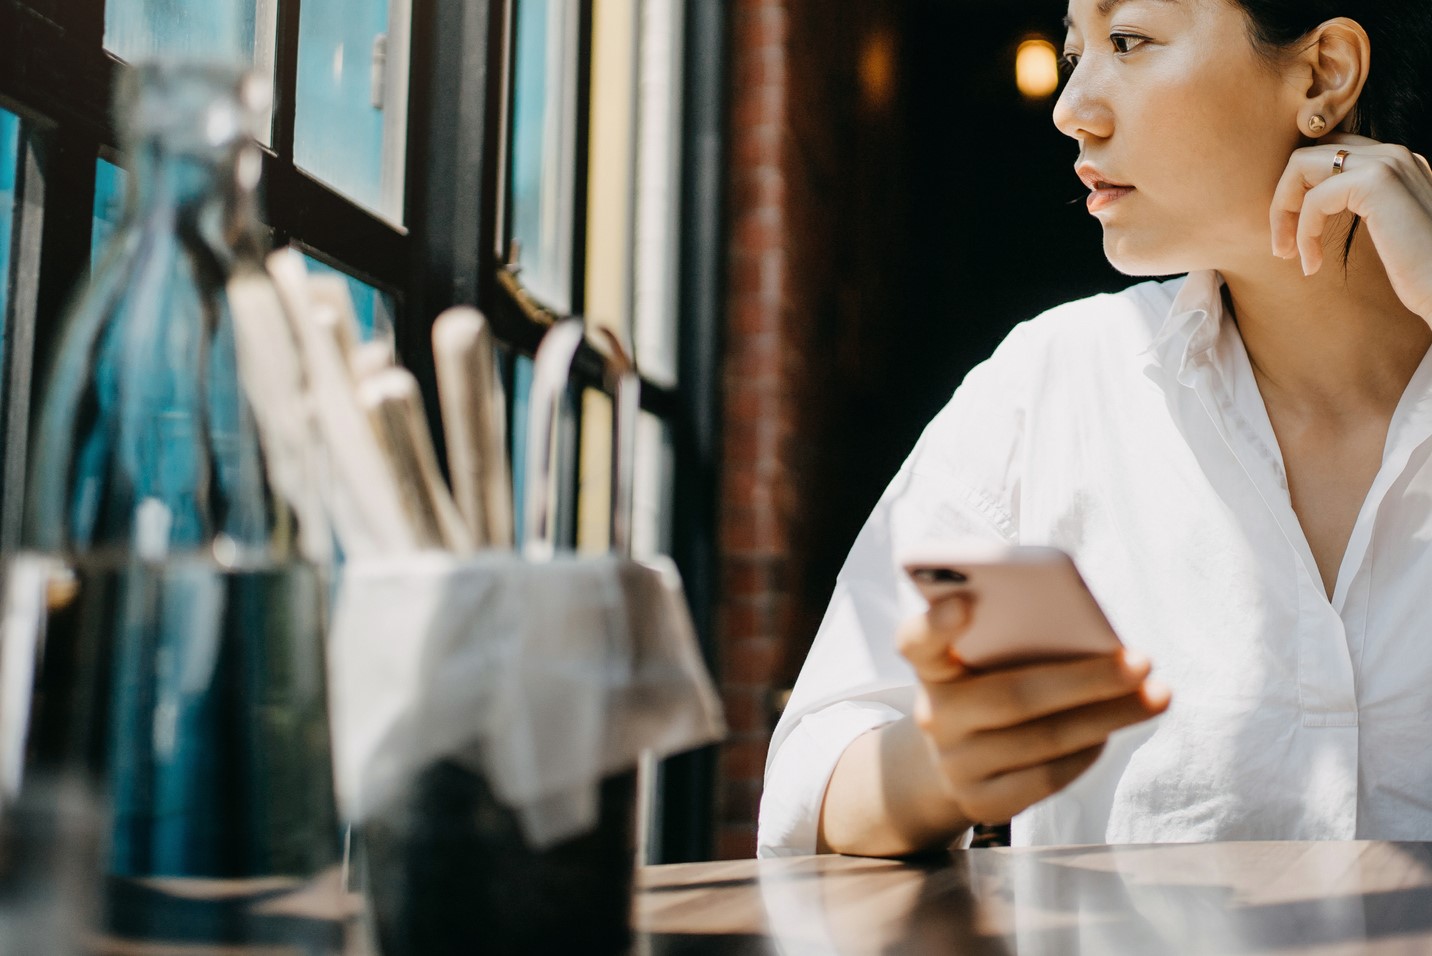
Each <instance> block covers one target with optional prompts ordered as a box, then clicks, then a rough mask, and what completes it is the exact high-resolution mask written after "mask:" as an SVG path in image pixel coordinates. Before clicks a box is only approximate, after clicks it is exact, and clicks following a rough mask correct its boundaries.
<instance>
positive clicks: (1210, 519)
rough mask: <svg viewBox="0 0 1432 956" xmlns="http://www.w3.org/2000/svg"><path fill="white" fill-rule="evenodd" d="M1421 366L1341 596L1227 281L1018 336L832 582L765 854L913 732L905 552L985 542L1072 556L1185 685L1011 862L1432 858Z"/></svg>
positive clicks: (1430, 481)
mask: <svg viewBox="0 0 1432 956" xmlns="http://www.w3.org/2000/svg"><path fill="white" fill-rule="evenodd" d="M1429 437H1432V360H1429V359H1428V358H1426V357H1424V358H1423V361H1422V363H1421V365H1420V366H1419V367H1418V369H1417V372H1416V373H1415V374H1414V375H1413V377H1412V381H1411V383H1410V384H1409V385H1408V388H1407V391H1406V393H1405V394H1404V396H1403V398H1402V401H1401V403H1400V404H1399V405H1398V408H1397V411H1396V413H1395V414H1394V416H1393V418H1392V423H1391V428H1390V430H1389V432H1388V436H1387V445H1386V448H1385V450H1384V452H1383V458H1382V467H1381V470H1380V471H1379V472H1378V474H1377V477H1376V479H1375V480H1374V481H1373V484H1372V488H1371V490H1370V491H1369V492H1368V496H1367V500H1366V501H1365V502H1364V504H1363V506H1362V510H1361V512H1360V514H1359V515H1358V518H1357V524H1356V526H1355V527H1354V529H1353V532H1352V537H1351V540H1350V541H1349V542H1348V545H1347V552H1346V554H1345V556H1344V557H1343V561H1342V566H1341V569H1340V570H1339V572H1338V577H1337V585H1336V588H1335V590H1334V593H1333V594H1332V597H1331V599H1329V597H1328V596H1327V594H1326V592H1325V590H1324V588H1323V585H1322V579H1321V577H1320V575H1319V573H1318V568H1317V565H1316V563H1315V562H1314V560H1313V554H1312V551H1311V549H1310V548H1309V547H1308V543H1307V539H1306V538H1305V536H1304V535H1303V531H1302V528H1301V526H1300V525H1299V523H1298V519H1297V516H1296V515H1295V514H1294V512H1293V508H1292V503H1291V500H1290V498H1289V494H1288V482H1287V477H1286V474H1285V472H1284V469H1283V462H1282V456H1281V454H1280V452H1279V450H1278V443H1277V440H1276V438H1275V437H1274V434H1273V429H1272V426H1271V425H1270V424H1269V421H1268V415H1267V412H1266V410H1265V409H1264V406H1263V401H1262V397H1261V396H1260V394H1259V392H1258V387H1257V384H1256V382H1255V380H1254V377H1253V371H1252V367H1251V366H1250V364H1249V361H1248V356H1247V353H1246V352H1245V351H1244V348H1243V341H1242V339H1241V338H1240V336H1239V333H1238V329H1237V326H1236V324H1235V323H1234V322H1233V321H1232V319H1231V318H1225V314H1224V309H1223V300H1222V280H1221V278H1220V277H1219V276H1218V274H1217V273H1213V272H1205V273H1195V274H1193V275H1191V276H1189V277H1187V279H1181V280H1176V281H1173V282H1167V283H1146V284H1143V285H1139V286H1136V287H1134V288H1132V289H1129V290H1127V291H1125V292H1123V293H1120V294H1118V295H1106V296H1096V297H1094V298H1091V299H1086V300H1083V301H1080V302H1074V303H1071V304H1069V305H1066V306H1062V307H1060V308H1057V309H1054V310H1052V311H1051V312H1048V313H1046V314H1045V315H1043V316H1041V317H1039V318H1038V319H1035V320H1034V321H1032V322H1026V323H1024V324H1023V325H1021V326H1019V327H1017V328H1016V329H1015V330H1014V331H1013V332H1012V333H1011V334H1010V336H1009V337H1008V338H1007V339H1006V340H1005V342H1004V344H1003V345H1001V346H1000V348H999V349H998V350H997V351H996V352H995V354H994V356H993V357H991V358H990V359H989V360H988V361H987V362H985V363H984V364H983V365H981V366H979V367H978V368H976V369H975V370H974V371H972V372H971V373H970V374H969V376H968V377H967V378H966V380H965V382H964V384H962V385H961V386H960V388H959V389H958V391H956V393H955V395H954V397H953V398H952V399H951V401H950V403H949V405H948V406H946V408H945V409H944V410H943V411H942V412H941V413H940V414H939V415H938V416H937V417H936V418H935V420H934V421H933V422H932V423H931V424H930V425H929V427H928V428H927V429H926V431H925V433H924V435H923V436H922V437H921V439H920V441H919V443H918V444H917V445H916V447H915V450H914V451H913V452H912V453H911V455H910V457H909V459H908V460H907V461H906V462H905V465H904V466H903V467H902V468H901V470H900V472H899V474H898V475H897V476H896V477H895V480H894V481H893V482H892V483H891V485H890V487H889V489H888V490H887V491H886V493H885V495H884V497H883V498H882V499H881V501H880V503H879V505H878V506H877V507H876V509H875V511H874V513H873V514H872V515H871V517H870V519H869V521H868V522H867V523H866V525H865V527H864V529H863V530H862V531H861V533H860V536H859V538H858V539H857V540H856V542H855V546H854V548H853V549H852V550H851V552H850V556H849V558H848V559H847V561H846V563H845V566H844V568H843V569H842V571H841V573H840V576H839V579H838V582H837V585H836V589H835V594H834V597H833V599H832V601H831V604H830V608H829V610H828V611H827V613H826V617H825V621H824V623H823V624H822V625H821V628H820V632H819V634H818V635H817V637H816V640H815V644H814V646H813V647H812V649H811V652H810V656H809V658H808V659H807V661H806V664H805V667H804V669H803V670H802V672H801V676H800V679H799V681H797V683H796V687H795V691H794V693H793V695H792V697H791V700H790V703H789V705H788V706H787V708H786V711H785V713H784V714H783V715H782V718H781V721H780V724H779V726H778V727H777V728H776V733H775V737H774V739H773V741H772V744H771V749H770V756H769V758H768V760H767V765H766V789H765V793H764V796H763V799H762V804H761V825H760V840H759V842H760V852H761V854H762V855H763V856H774V855H784V854H801V853H812V852H814V851H815V841H816V821H817V818H818V815H819V812H820V805H821V801H822V799H823V796H824V792H825V787H826V784H827V782H828V781H829V778H830V774H831V772H832V770H833V769H834V767H835V764H836V761H837V760H838V759H839V757H840V754H841V753H842V752H843V751H844V750H845V748H846V747H847V746H848V745H849V744H850V743H851V741H853V740H854V739H855V738H856V737H857V736H859V735H860V734H862V733H864V732H865V731H867V730H870V729H872V728H874V727H878V726H880V725H882V724H885V723H888V722H890V721H893V720H896V719H898V718H899V717H900V716H902V715H903V714H906V713H908V712H909V711H910V707H911V703H912V700H913V681H914V676H913V672H912V671H911V669H910V667H909V665H908V664H907V663H906V662H905V661H904V660H903V659H902V658H901V657H900V656H899V654H898V653H897V651H896V648H895V643H894V634H895V631H896V628H897V627H898V625H899V624H900V622H901V621H902V620H904V619H906V618H908V617H911V616H913V615H915V614H918V613H920V612H922V611H923V610H924V602H923V601H922V600H921V599H920V597H919V595H918V594H917V592H916V591H915V589H914V588H913V587H912V586H911V585H910V584H909V583H908V582H907V581H906V580H905V577H904V575H903V573H902V572H901V570H900V568H899V566H898V564H897V560H896V559H897V556H898V555H899V554H901V553H902V552H903V551H904V550H905V549H906V548H907V547H909V546H910V545H913V544H917V543H920V542H922V541H926V540H944V539H949V538H951V537H965V536H969V535H977V536H984V537H987V538H989V539H991V540H994V541H1001V542H1006V543H1010V544H1036V545H1053V546H1055V547H1058V548H1062V549H1064V550H1065V551H1068V552H1069V553H1070V554H1072V555H1073V556H1074V560H1075V562H1076V563H1077V564H1078V566H1079V569H1080V571H1081V572H1082V574H1083V576H1084V579H1085V581H1086V582H1087V583H1088V585H1089V588H1090V590H1091V591H1092V592H1093V594H1094V596H1095V598H1097V599H1098V601H1099V603H1100V605H1101V606H1102V607H1103V609H1104V611H1105V613H1106V614H1107V616H1108V618H1109V620H1110V622H1111V623H1112V624H1113V626H1114V629H1115V630H1116V631H1117V632H1118V633H1119V635H1120V636H1121V637H1122V638H1123V640H1124V643H1125V644H1127V645H1129V646H1130V647H1133V648H1137V649H1138V650H1140V651H1143V652H1144V653H1145V654H1147V655H1148V656H1149V657H1150V658H1151V659H1152V660H1153V662H1154V672H1155V675H1156V676H1157V677H1159V678H1160V679H1161V680H1163V681H1164V682H1166V683H1168V684H1169V685H1170V686H1171V687H1172V688H1173V694H1174V696H1173V704H1172V706H1171V707H1170V709H1169V710H1168V712H1167V713H1166V714H1165V715H1163V716H1162V717H1160V718H1158V719H1157V720H1155V721H1151V722H1148V723H1145V724H1142V725H1139V726H1137V727H1132V728H1129V729H1126V730H1124V731H1121V732H1119V733H1118V734H1116V735H1115V736H1114V737H1113V738H1112V739H1111V740H1110V742H1109V745H1108V746H1107V747H1106V749H1105V751H1104V753H1103V755H1102V756H1100V758H1099V760H1098V761H1097V762H1096V763H1095V764H1094V766H1093V767H1092V768H1090V769H1089V770H1088V771H1087V772H1086V773H1085V774H1084V775H1083V776H1082V777H1080V778H1079V779H1078V780H1077V781H1075V782H1074V783H1073V784H1072V785H1071V786H1069V787H1068V788H1066V789H1065V790H1064V791H1062V792H1060V793H1058V794H1056V795H1055V796H1053V797H1051V798H1049V799H1047V800H1044V801H1043V802H1041V803H1038V804H1036V805H1035V806H1033V807H1031V808H1029V809H1028V810H1026V811H1025V812H1024V813H1022V814H1020V815H1019V816H1018V817H1016V818H1015V820H1014V826H1013V839H1014V842H1015V843H1016V844H1017V845H1028V844H1061V843H1062V844H1069V843H1102V842H1109V843H1130V842H1145V841H1201V840H1251V839H1300V840H1308V839H1360V838H1375V839H1394V840H1428V839H1432V547H1429V541H1432V465H1429V457H1432V442H1429V441H1428V439H1429Z"/></svg>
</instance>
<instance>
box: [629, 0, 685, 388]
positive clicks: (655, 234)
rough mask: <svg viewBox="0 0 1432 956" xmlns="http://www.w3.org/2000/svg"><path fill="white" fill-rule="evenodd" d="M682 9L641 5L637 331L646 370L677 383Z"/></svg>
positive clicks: (676, 0)
mask: <svg viewBox="0 0 1432 956" xmlns="http://www.w3.org/2000/svg"><path fill="white" fill-rule="evenodd" d="M682 11H683V4H682V3H681V2H680V0H647V2H645V3H644V4H643V5H642V11H641V20H642V22H641V67H640V69H641V80H640V86H639V90H638V97H637V99H638V107H637V109H638V117H639V118H638V131H637V163H636V169H637V174H636V183H637V187H636V188H637V197H636V268H635V269H634V270H633V272H634V275H635V276H636V289H635V292H634V303H633V309H634V311H635V326H636V328H635V331H634V333H633V337H634V339H635V348H636V361H637V365H638V366H640V368H641V370H642V374H644V375H646V376H647V377H648V378H650V379H651V380H652V381H655V382H659V383H661V384H664V385H675V384H676V334H677V328H676V310H677V304H678V298H677V288H678V282H677V270H678V266H679V259H678V251H679V250H680V248H681V243H680V241H679V240H680V217H681V126H682V110H681V92H682V91H681V78H682V69H683V66H682V43H681V38H682V35H683V33H684V30H685V27H684V23H683V12H682Z"/></svg>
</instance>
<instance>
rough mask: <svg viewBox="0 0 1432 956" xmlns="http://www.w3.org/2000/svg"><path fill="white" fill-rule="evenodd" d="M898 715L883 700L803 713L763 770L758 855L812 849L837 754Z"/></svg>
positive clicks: (846, 703)
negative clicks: (879, 702)
mask: <svg viewBox="0 0 1432 956" xmlns="http://www.w3.org/2000/svg"><path fill="white" fill-rule="evenodd" d="M902 716H903V714H902V713H901V712H900V711H898V710H896V709H895V708H894V707H889V706H886V705H884V704H877V703H867V702H857V701H842V702H841V703H839V704H834V705H832V706H830V707H827V708H825V709H824V710H820V711H816V712H815V713H813V714H807V715H806V716H804V717H802V718H801V720H800V723H799V724H797V725H796V726H795V729H793V730H792V731H791V733H790V735H789V736H788V737H787V738H786V740H785V743H784V745H783V746H782V747H781V748H780V750H779V751H777V752H776V753H775V755H774V756H773V757H772V759H771V761H770V764H769V765H768V766H767V768H766V788H765V790H764V791H763V792H762V794H761V826H760V834H759V836H758V838H757V843H758V846H759V848H758V855H760V856H762V857H773V856H807V855H809V854H812V853H815V852H816V829H817V824H818V822H819V820H820V808H821V803H822V802H823V801H824V800H825V788H826V786H827V785H828V784H829V783H830V776H831V774H833V773H834V772H835V765H836V763H837V762H838V761H839V760H840V755H841V754H843V753H845V748H846V747H849V746H850V745H851V744H852V743H853V742H854V741H855V739H856V738H857V737H859V736H860V735H861V734H864V733H867V732H868V731H871V730H874V729H875V728H877V727H883V726H884V725H886V724H889V723H894V722H895V721H897V720H899V719H900V718H901V717H902Z"/></svg>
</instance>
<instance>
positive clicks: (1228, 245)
mask: <svg viewBox="0 0 1432 956" xmlns="http://www.w3.org/2000/svg"><path fill="white" fill-rule="evenodd" d="M1069 21H1070V26H1069V34H1068V37H1067V39H1066V41H1065V53H1066V55H1069V56H1071V57H1073V58H1075V59H1076V60H1077V66H1076V67H1075V69H1074V72H1073V75H1072V76H1071V77H1070V78H1069V82H1068V85H1067V86H1066V87H1065V89H1064V92H1063V94H1062V95H1061V96H1060V97H1059V102H1058V104H1057V105H1056V106H1055V108H1054V122H1055V125H1056V126H1058V127H1059V129H1060V131H1062V132H1063V133H1065V134H1066V135H1068V136H1071V137H1073V138H1074V139H1076V140H1077V141H1078V142H1079V160H1078V165H1079V167H1080V168H1079V172H1080V175H1081V178H1084V180H1085V184H1086V185H1088V186H1089V187H1090V188H1091V193H1090V211H1091V212H1092V213H1093V215H1094V216H1096V217H1097V218H1098V219H1099V221H1100V222H1101V223H1102V224H1103V226H1104V252H1105V254H1106V255H1107V256H1108V258H1109V262H1110V263H1112V264H1113V266H1114V267H1115V268H1116V269H1118V270H1120V271H1121V272H1124V273H1125V274H1128V275H1172V274H1175V273H1182V272H1191V271H1194V270H1197V269H1223V270H1230V269H1233V268H1236V267H1238V266H1239V265H1240V264H1241V263H1244V262H1252V261H1255V260H1254V259H1253V257H1254V256H1261V257H1262V258H1263V261H1272V253H1271V250H1270V248H1269V247H1270V244H1271V241H1272V238H1271V232H1270V227H1269V225H1268V218H1269V206H1270V205H1271V203H1272V200H1273V190H1274V188H1275V187H1276V186H1277V183H1278V179H1279V177H1280V176H1281V175H1282V173H1283V170H1284V169H1285V168H1286V166H1287V163H1288V158H1289V156H1291V155H1292V153H1293V151H1294V150H1295V149H1297V148H1298V147H1299V145H1301V144H1302V135H1301V133H1300V131H1299V129H1298V123H1299V120H1300V114H1299V112H1298V109H1299V106H1300V104H1301V103H1303V102H1304V99H1303V97H1304V95H1305V91H1306V86H1304V87H1303V88H1302V91H1300V90H1299V89H1298V88H1296V87H1295V86H1294V84H1293V83H1292V81H1291V76H1281V75H1279V74H1278V73H1276V72H1275V71H1274V70H1273V69H1271V68H1270V67H1269V66H1268V64H1267V63H1266V61H1264V60H1262V59H1260V58H1259V57H1258V54H1257V52H1256V51H1255V49H1254V47H1253V45H1252V41H1251V40H1250V38H1249V34H1248V25H1247V20H1246V18H1245V16H1244V14H1243V12H1242V11H1241V10H1240V9H1238V8H1237V7H1236V6H1235V5H1234V4H1232V3H1231V2H1228V0H1070V4H1069ZM1105 184H1108V185H1112V186H1123V187H1131V188H1126V189H1113V188H1105ZM1096 187H1097V188H1096Z"/></svg>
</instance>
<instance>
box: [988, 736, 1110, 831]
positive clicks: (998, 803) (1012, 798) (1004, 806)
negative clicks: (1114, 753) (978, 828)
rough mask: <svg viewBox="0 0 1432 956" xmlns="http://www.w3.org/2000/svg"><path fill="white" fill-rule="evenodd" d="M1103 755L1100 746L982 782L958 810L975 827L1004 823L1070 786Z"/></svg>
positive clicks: (1101, 746)
mask: <svg viewBox="0 0 1432 956" xmlns="http://www.w3.org/2000/svg"><path fill="white" fill-rule="evenodd" d="M1103 752H1104V747H1103V745H1102V744H1100V745H1099V746H1097V747H1090V748H1089V749H1088V750H1081V751H1079V752H1078V753H1074V754H1069V755H1068V756H1067V757H1061V758H1059V759H1058V760H1055V761H1052V762H1051V763H1046V764H1042V765H1040V766H1038V767H1028V768H1026V769H1024V770H1018V771H1015V772H1014V773H1007V774H1005V775H1004V776H1001V777H995V778H994V779H992V780H986V781H983V782H981V783H979V784H977V785H975V786H973V787H971V788H970V789H969V791H968V792H967V793H965V794H962V795H961V797H960V809H961V810H963V811H964V813H965V815H966V816H967V817H969V818H970V819H971V820H974V821H976V822H977V823H986V824H991V823H1008V822H1009V821H1010V820H1012V819H1013V818H1014V816H1015V814H1017V813H1019V812H1021V811H1022V810H1024V809H1025V808H1026V807H1031V806H1033V805H1034V804H1036V803H1038V802H1039V801H1040V800H1043V799H1044V798H1045V797H1049V796H1052V795H1053V794H1056V793H1058V792H1059V791H1060V790H1063V789H1064V788H1065V787H1067V786H1069V784H1071V783H1073V782H1074V781H1075V780H1076V779H1077V778H1078V777H1079V775H1080V774H1082V773H1083V772H1084V771H1085V770H1088V769H1089V768H1090V767H1091V766H1093V765H1094V761H1095V760H1098V759H1099V754H1101V753H1103Z"/></svg>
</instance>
